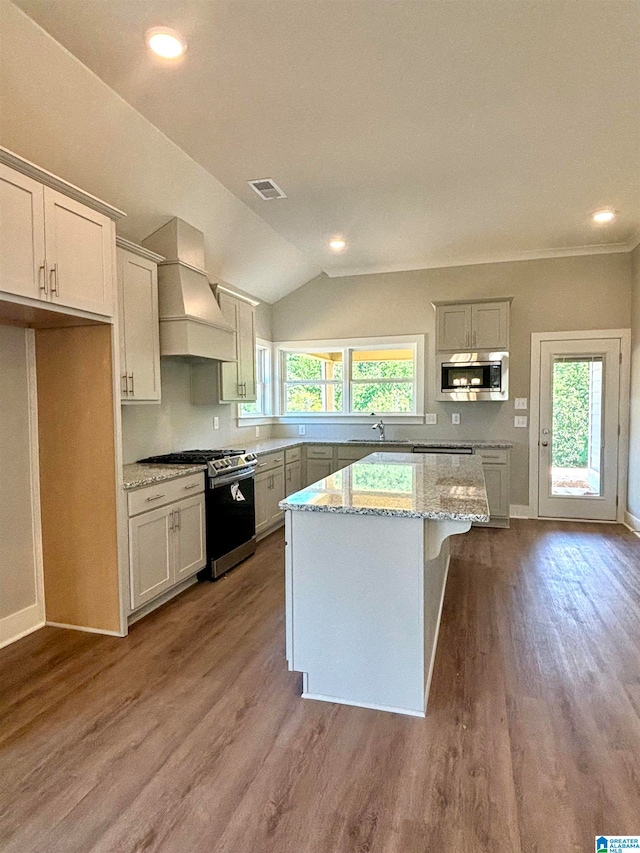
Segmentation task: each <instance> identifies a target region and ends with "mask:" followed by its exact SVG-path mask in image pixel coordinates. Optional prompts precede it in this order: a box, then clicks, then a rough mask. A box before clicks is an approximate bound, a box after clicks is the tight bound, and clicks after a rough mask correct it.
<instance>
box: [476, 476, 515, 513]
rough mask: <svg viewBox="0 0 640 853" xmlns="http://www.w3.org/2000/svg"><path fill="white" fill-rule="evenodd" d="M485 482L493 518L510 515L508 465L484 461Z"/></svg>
mask: <svg viewBox="0 0 640 853" xmlns="http://www.w3.org/2000/svg"><path fill="white" fill-rule="evenodd" d="M482 470H483V471H484V482H485V486H486V489H487V500H488V502H489V515H490V516H491V518H492V519H493V518H508V517H509V497H508V496H509V484H508V483H507V476H508V473H509V467H508V465H494V464H491V463H486V462H485V463H484V464H483V466H482Z"/></svg>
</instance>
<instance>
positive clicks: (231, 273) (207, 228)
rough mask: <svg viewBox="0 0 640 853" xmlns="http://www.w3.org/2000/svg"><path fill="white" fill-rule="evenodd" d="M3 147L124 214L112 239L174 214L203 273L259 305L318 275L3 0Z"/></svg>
mask: <svg viewBox="0 0 640 853" xmlns="http://www.w3.org/2000/svg"><path fill="white" fill-rule="evenodd" d="M0 145H3V146H5V147H6V148H9V149H11V150H13V151H15V152H16V153H18V154H20V155H21V156H23V157H25V158H26V159H28V160H32V161H33V162H34V163H37V164H38V165H39V166H42V167H43V168H45V169H48V170H49V171H51V172H53V173H54V174H57V175H60V177H62V178H64V179H65V180H67V181H71V183H73V184H77V185H78V186H79V187H82V188H83V189H85V190H87V191H88V192H90V193H93V194H94V195H96V196H98V197H99V198H103V199H105V200H106V201H108V202H110V203H111V204H114V205H116V207H119V208H121V209H122V210H124V212H125V213H126V214H127V218H126V219H125V220H123V221H121V222H119V223H118V233H120V234H122V235H123V236H125V237H128V238H129V239H131V240H134V241H136V242H140V240H141V239H142V238H144V237H146V236H147V235H148V234H151V233H152V232H153V231H155V230H156V229H157V228H159V227H160V226H161V225H164V223H165V222H167V221H168V220H169V219H171V218H172V217H173V216H179V217H181V218H182V219H184V220H186V221H187V222H189V223H190V224H191V225H193V226H195V227H196V228H199V229H200V230H201V231H202V232H203V233H204V235H205V245H206V263H207V271H208V272H209V273H210V275H211V276H212V277H214V278H217V277H220V278H221V279H224V280H225V281H228V282H230V283H231V284H232V285H233V286H234V287H242V288H244V289H245V290H247V291H249V292H250V293H254V294H255V295H256V296H258V298H260V299H267V300H269V301H272V300H274V299H277V298H278V297H279V296H280V295H281V294H283V293H286V292H287V291H288V290H289V289H291V288H292V287H296V286H297V285H299V284H301V283H302V282H304V281H308V280H309V279H310V278H311V277H312V276H314V275H316V274H317V273H318V271H319V270H318V268H317V267H316V266H315V265H314V264H311V263H309V261H308V260H307V258H306V257H304V256H303V255H302V253H301V252H300V251H299V250H298V249H296V248H295V247H294V246H292V245H291V244H290V243H288V242H287V241H286V240H285V239H284V238H282V237H281V236H280V235H279V234H277V233H276V232H275V231H274V230H273V229H272V228H271V227H270V226H269V225H267V224H266V222H264V220H262V219H261V218H260V217H259V216H257V215H256V214H255V213H254V212H253V211H252V210H250V209H249V208H248V207H247V206H246V205H244V204H243V203H242V202H241V201H239V200H238V199H237V198H236V197H235V196H234V195H233V194H232V193H230V192H229V190H227V189H226V188H225V187H224V186H223V185H222V184H221V183H220V182H219V181H218V180H216V178H214V177H213V176H212V175H211V174H209V172H207V171H206V170H205V169H203V168H202V167H201V166H199V165H198V164H197V163H196V162H195V161H194V160H192V159H191V157H189V156H188V155H187V154H185V153H184V151H182V150H181V149H180V148H178V147H177V146H176V145H175V144H174V143H173V142H171V141H170V140H169V139H168V138H167V137H166V136H165V135H164V134H163V133H161V132H160V131H159V130H158V129H157V128H156V127H154V126H153V125H152V124H151V123H150V122H149V121H147V119H145V118H144V117H143V116H142V115H140V113H139V112H137V111H136V110H135V109H133V107H131V106H130V105H129V104H127V103H126V102H125V101H123V100H122V98H121V97H120V96H119V95H117V94H116V93H115V92H114V91H113V90H112V89H110V88H109V87H108V86H107V85H106V84H105V83H103V82H102V81H101V80H100V79H99V78H98V77H96V76H95V74H93V73H92V72H91V71H89V69H88V68H87V67H86V66H84V65H83V64H82V63H81V62H79V60H77V59H76V58H75V57H73V56H72V55H71V54H70V53H68V52H67V51H66V50H65V49H64V48H63V47H61V46H60V45H59V44H58V43H57V42H56V41H54V39H53V38H51V36H49V35H48V34H47V33H45V32H44V30H42V29H40V27H38V26H37V25H36V24H35V23H34V22H33V21H32V20H31V19H30V18H28V17H27V16H26V15H25V14H24V13H23V12H21V11H20V10H19V9H18V8H17V7H16V6H14V5H13V4H12V3H10V2H8V0H0ZM248 177H251V176H248Z"/></svg>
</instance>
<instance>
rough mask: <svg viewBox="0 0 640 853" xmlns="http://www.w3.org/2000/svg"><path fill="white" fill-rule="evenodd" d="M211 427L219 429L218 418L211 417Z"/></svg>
mask: <svg viewBox="0 0 640 853" xmlns="http://www.w3.org/2000/svg"><path fill="white" fill-rule="evenodd" d="M213 428H214V429H220V418H214V419H213Z"/></svg>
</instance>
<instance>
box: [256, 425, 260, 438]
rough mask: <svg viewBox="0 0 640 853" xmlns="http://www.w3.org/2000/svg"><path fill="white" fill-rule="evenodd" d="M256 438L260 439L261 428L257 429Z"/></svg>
mask: <svg viewBox="0 0 640 853" xmlns="http://www.w3.org/2000/svg"><path fill="white" fill-rule="evenodd" d="M256 438H260V427H256Z"/></svg>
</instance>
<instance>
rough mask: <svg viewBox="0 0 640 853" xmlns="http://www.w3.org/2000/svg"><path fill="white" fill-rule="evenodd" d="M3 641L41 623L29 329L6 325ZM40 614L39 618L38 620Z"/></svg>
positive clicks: (1, 342)
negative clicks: (25, 614)
mask: <svg viewBox="0 0 640 853" xmlns="http://www.w3.org/2000/svg"><path fill="white" fill-rule="evenodd" d="M0 388H1V389H2V402H1V404H0V472H2V473H1V476H0V644H2V643H3V642H5V641H6V640H8V639H9V638H10V637H11V636H13V635H15V634H18V633H21V632H22V631H24V630H28V628H30V627H32V623H33V624H37V623H38V622H39V621H40V620H41V618H42V614H41V612H40V613H34V614H32V617H33V618H31V617H30V618H29V619H28V620H27V621H24V620H23V619H20V618H19V617H18V618H12V617H15V616H16V614H18V613H19V612H20V611H25V610H26V608H32V607H33V606H34V605H36V604H37V603H38V591H37V583H36V573H35V541H34V530H33V514H32V507H31V457H30V439H29V434H30V432H29V406H28V400H29V397H28V394H29V391H28V384H27V349H26V337H25V330H24V329H18V328H15V327H13V326H0ZM34 620H35V621H34Z"/></svg>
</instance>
